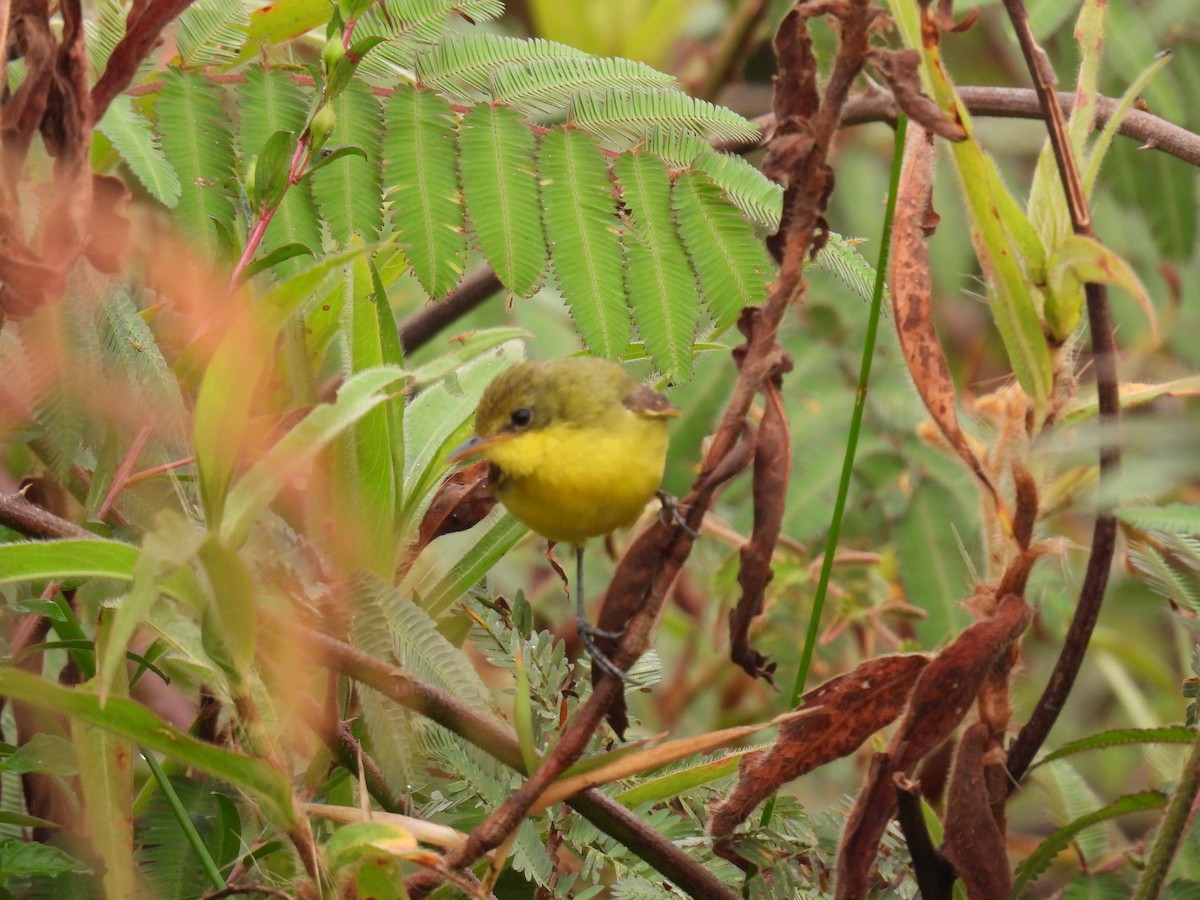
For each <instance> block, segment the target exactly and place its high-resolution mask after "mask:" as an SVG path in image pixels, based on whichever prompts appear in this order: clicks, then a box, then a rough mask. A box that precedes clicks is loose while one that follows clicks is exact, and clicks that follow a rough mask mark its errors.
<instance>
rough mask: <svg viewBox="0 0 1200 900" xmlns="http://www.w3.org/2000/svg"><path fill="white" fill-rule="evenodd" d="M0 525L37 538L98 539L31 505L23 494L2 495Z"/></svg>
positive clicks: (0, 495)
mask: <svg viewBox="0 0 1200 900" xmlns="http://www.w3.org/2000/svg"><path fill="white" fill-rule="evenodd" d="M0 525H6V526H8V527H9V528H11V529H13V531H19V532H20V533H21V534H25V535H29V536H30V537H37V538H50V539H54V538H97V535H94V534H92V533H91V532H90V531H88V530H87V529H85V528H80V527H79V526H78V525H76V524H75V523H74V522H68V521H67V520H66V519H63V518H61V517H59V516H56V515H54V513H52V512H50V511H48V510H45V509H42V507H40V506H37V505H36V504H34V503H30V502H29V501H28V500H26V499H25V497H24V496H23V495H22V494H0Z"/></svg>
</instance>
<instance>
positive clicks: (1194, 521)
mask: <svg viewBox="0 0 1200 900" xmlns="http://www.w3.org/2000/svg"><path fill="white" fill-rule="evenodd" d="M1116 516H1117V518H1118V519H1120V520H1121V521H1122V522H1127V523H1129V524H1130V525H1132V526H1134V527H1135V528H1140V529H1142V530H1143V531H1151V530H1153V531H1169V532H1172V533H1174V534H1200V506H1195V505H1193V504H1190V503H1169V504H1167V505H1166V506H1126V507H1123V508H1121V509H1118V510H1116Z"/></svg>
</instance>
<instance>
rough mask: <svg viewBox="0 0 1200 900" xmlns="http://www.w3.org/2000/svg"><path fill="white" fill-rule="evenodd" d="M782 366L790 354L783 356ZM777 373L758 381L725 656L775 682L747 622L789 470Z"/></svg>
mask: <svg viewBox="0 0 1200 900" xmlns="http://www.w3.org/2000/svg"><path fill="white" fill-rule="evenodd" d="M785 360H786V364H787V368H789V369H790V368H791V359H790V358H788V357H785ZM780 384H781V378H780V375H778V374H777V375H775V376H774V377H773V378H772V379H771V380H770V381H768V382H767V383H766V384H765V385H764V386H763V395H764V396H765V398H766V401H767V404H766V410H765V412H764V413H763V418H762V423H761V424H760V425H759V428H758V441H757V443H756V445H755V449H754V488H753V494H754V527H753V529H752V530H751V532H750V540H749V541H748V542H747V543H746V545H745V546H744V547H742V550H741V565H740V567H739V569H738V584H739V585H741V588H742V595H741V597H740V598H739V599H738V602H737V606H735V607H734V608H733V609H732V610H730V613H729V632H730V656H731V658H732V659H733V661H734V662H735V663H737V664H738V665H739V666H741V667H742V668H743V669H744V670H745V671H746V673H747V674H749V675H751V676H753V677H755V678H764V679H766V680H767V681H768V682H770V683H771V684H772V685H774V683H775V680H774V677H773V676H774V672H775V663H768V662H767V657H765V656H763V655H762V654H761V653H759V652H758V651H757V650H755V649H754V648H753V647H752V646H750V622H751V621H752V620H753V619H754V618H755V617H756V616H758V615H760V614H761V613H762V611H763V597H764V594H765V593H766V589H767V585H768V584H770V582H771V579H772V578H773V577H774V575H775V573H774V572H773V571H772V570H771V558H772V556H773V555H774V553H775V544H776V542H777V541H778V540H779V530H780V527H781V525H782V522H783V511H784V503H785V501H786V499H787V488H788V482H789V480H790V478H791V472H792V439H791V433H790V432H789V430H788V421H787V415H786V414H785V413H784V411H783V399H782V398H781V396H780V393H779V389H780Z"/></svg>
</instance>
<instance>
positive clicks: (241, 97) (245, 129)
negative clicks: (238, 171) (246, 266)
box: [237, 66, 321, 277]
mask: <svg viewBox="0 0 1200 900" xmlns="http://www.w3.org/2000/svg"><path fill="white" fill-rule="evenodd" d="M245 76H246V83H245V84H244V85H242V86H241V88H240V89H239V91H238V94H237V99H238V107H239V109H238V113H239V115H238V145H239V147H240V148H241V153H242V156H244V157H249V156H250V154H252V153H257V152H258V150H259V148H260V147H262V146H263V145H264V144H265V143H266V142H267V140H268V139H269V138H270V137H271V135H272V134H274V133H276V132H279V131H288V132H291V133H292V134H293V135H299V134H300V132H301V131H302V130H303V128H304V124H305V121H306V120H307V117H308V105H309V98H308V94H307V93H306V91H305V90H304V88H302V87H300V85H298V84H296V82H295V81H293V80H292V78H291V76H290V74H289V73H288V72H286V71H284V70H282V69H274V68H267V67H264V66H250V67H249V68H247V69H246V71H245ZM293 146H294V142H293ZM289 162H290V161H289ZM289 168H290V166H289ZM310 170H311V166H310ZM261 175H262V173H261V171H260V172H259V173H258V176H259V177H260V178H261ZM288 244H298V245H299V246H301V247H305V248H307V250H308V252H309V253H310V254H316V253H317V252H319V251H320V250H321V222H320V217H319V216H318V215H317V206H316V203H314V202H313V198H312V190H311V188H310V186H309V184H308V182H307V181H301V182H300V183H299V184H293V185H291V186H290V187H288V189H287V191H286V193H285V194H284V195H283V200H282V202H281V203H280V204H279V208H278V209H276V210H275V215H274V216H273V217H272V219H271V224H270V225H268V226H267V230H266V233H265V234H264V235H263V239H262V244H261V246H262V249H263V251H264V256H263V259H267V258H269V257H270V255H271V253H272V252H274V251H275V250H277V249H278V248H280V247H284V246H287V245H288ZM260 263H261V260H260ZM304 265H305V263H304V261H303V260H295V261H294V262H290V263H288V264H287V265H285V266H283V267H282V269H281V271H282V272H283V274H284V275H294V274H296V273H297V272H299V271H301V270H302V269H303V268H304ZM261 268H262V266H261V265H259V269H261ZM249 274H250V273H248V274H247V277H249Z"/></svg>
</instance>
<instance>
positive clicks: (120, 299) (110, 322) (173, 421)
mask: <svg viewBox="0 0 1200 900" xmlns="http://www.w3.org/2000/svg"><path fill="white" fill-rule="evenodd" d="M96 327H97V329H98V331H99V334H100V340H101V342H102V346H103V348H104V352H105V355H106V360H105V362H106V363H108V364H109V365H113V366H114V367H119V369H120V370H121V371H120V374H119V375H118V377H122V376H123V377H124V378H125V379H127V382H128V384H129V385H130V387H131V388H132V396H131V397H130V402H133V403H136V404H137V405H138V406H139V407H141V408H142V410H143V415H144V416H145V418H146V420H147V421H149V422H152V423H153V425H154V429H155V433H156V435H157V436H158V437H159V438H160V439H162V440H164V441H169V442H172V443H174V444H177V445H182V444H183V442H185V441H186V440H187V437H186V436H187V410H186V408H185V405H184V400H183V392H182V391H181V390H180V389H179V381H178V379H177V377H176V375H175V372H174V370H172V368H171V366H170V364H169V363H168V362H167V360H166V358H165V357H164V356H163V354H162V351H161V350H160V349H159V346H158V339H157V337H156V336H155V334H154V332H153V331H151V329H150V326H149V325H147V324H146V320H145V318H143V316H142V311H141V310H140V309H139V308H138V307H137V305H136V304H135V303H134V300H133V296H132V295H131V294H130V292H129V290H128V288H127V287H125V286H120V287H117V288H116V289H115V290H113V291H112V292H111V293H110V294H108V296H106V297H105V298H104V303H103V304H102V305H101V307H100V310H99V316H98V321H97V322H96ZM99 502H100V501H99V500H97V503H99ZM94 509H95V507H91V508H90V509H89V511H94Z"/></svg>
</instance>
